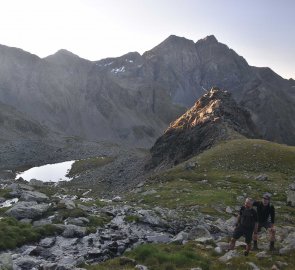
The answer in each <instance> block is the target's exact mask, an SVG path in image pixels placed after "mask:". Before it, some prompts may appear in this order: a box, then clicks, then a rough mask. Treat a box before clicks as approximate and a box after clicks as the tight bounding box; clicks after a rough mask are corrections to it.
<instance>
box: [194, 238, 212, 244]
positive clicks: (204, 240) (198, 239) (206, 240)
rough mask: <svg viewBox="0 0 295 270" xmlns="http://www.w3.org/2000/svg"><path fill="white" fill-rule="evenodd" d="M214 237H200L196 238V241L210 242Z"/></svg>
mask: <svg viewBox="0 0 295 270" xmlns="http://www.w3.org/2000/svg"><path fill="white" fill-rule="evenodd" d="M212 240H213V238H212V237H211V236H210V237H198V238H196V239H195V241H196V242H198V243H202V244H208V243H210V242H212Z"/></svg>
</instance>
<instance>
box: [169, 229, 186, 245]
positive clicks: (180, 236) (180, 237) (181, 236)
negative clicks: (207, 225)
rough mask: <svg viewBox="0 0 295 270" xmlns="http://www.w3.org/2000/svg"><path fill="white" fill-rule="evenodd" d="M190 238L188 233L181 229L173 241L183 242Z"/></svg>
mask: <svg viewBox="0 0 295 270" xmlns="http://www.w3.org/2000/svg"><path fill="white" fill-rule="evenodd" d="M186 240H188V233H187V232H184V231H181V232H179V233H178V234H177V235H176V236H174V237H173V238H172V239H171V242H173V243H183V241H186Z"/></svg>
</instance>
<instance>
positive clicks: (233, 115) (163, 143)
mask: <svg viewBox="0 0 295 270" xmlns="http://www.w3.org/2000/svg"><path fill="white" fill-rule="evenodd" d="M258 136H259V135H258V132H257V128H256V126H255V124H254V123H253V122H252V120H251V116H250V114H249V112H247V111H246V110H245V109H243V108H242V107H240V106H238V104H237V103H236V102H235V100H234V99H233V98H232V97H231V94H230V93H229V92H227V91H222V90H220V89H218V88H212V89H211V90H210V91H208V92H207V93H206V94H204V95H203V96H202V97H201V98H200V99H198V100H197V101H196V103H195V105H194V106H193V107H192V108H190V109H189V110H188V111H187V112H186V113H184V114H183V115H182V116H181V117H179V118H178V119H177V120H175V121H174V122H172V123H171V124H170V126H169V128H168V129H167V130H166V131H165V132H164V134H163V135H162V136H161V137H160V138H159V139H158V140H157V141H156V143H155V145H154V146H153V147H152V148H151V155H152V157H151V162H150V166H151V167H155V166H158V165H160V164H161V165H162V166H165V165H170V166H171V164H172V165H173V164H174V165H175V164H178V163H180V162H182V161H184V160H187V159H189V158H190V157H192V156H193V155H197V154H199V153H200V152H202V151H205V150H207V149H209V148H211V147H212V146H214V145H215V144H216V143H218V142H220V141H225V140H231V139H235V138H242V137H246V138H254V137H258Z"/></svg>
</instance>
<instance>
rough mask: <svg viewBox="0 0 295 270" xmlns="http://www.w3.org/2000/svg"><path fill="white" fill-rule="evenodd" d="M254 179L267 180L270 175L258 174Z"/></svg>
mask: <svg viewBox="0 0 295 270" xmlns="http://www.w3.org/2000/svg"><path fill="white" fill-rule="evenodd" d="M254 179H255V180H257V181H267V180H268V176H267V175H266V174H260V175H258V176H256V177H255V178H254Z"/></svg>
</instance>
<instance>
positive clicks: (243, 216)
mask: <svg viewBox="0 0 295 270" xmlns="http://www.w3.org/2000/svg"><path fill="white" fill-rule="evenodd" d="M252 206H253V200H252V199H251V198H247V199H246V201H245V204H244V206H242V207H241V209H240V212H239V216H238V220H237V223H236V228H235V230H234V233H233V237H232V239H231V241H230V244H229V249H234V247H235V244H236V241H237V240H238V239H239V238H240V237H241V236H244V237H245V242H246V244H247V245H246V250H245V253H244V254H245V256H248V254H249V251H250V249H251V241H252V235H253V231H257V226H258V223H257V213H256V211H255V210H254V209H253V208H252Z"/></svg>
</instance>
